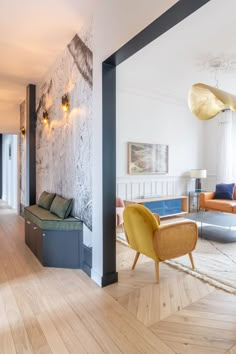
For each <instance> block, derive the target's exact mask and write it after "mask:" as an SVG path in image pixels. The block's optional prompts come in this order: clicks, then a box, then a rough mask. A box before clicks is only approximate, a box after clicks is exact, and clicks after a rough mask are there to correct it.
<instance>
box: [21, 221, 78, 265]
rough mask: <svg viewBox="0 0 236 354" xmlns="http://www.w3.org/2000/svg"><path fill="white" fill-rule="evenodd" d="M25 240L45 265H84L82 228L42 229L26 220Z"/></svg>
mask: <svg viewBox="0 0 236 354" xmlns="http://www.w3.org/2000/svg"><path fill="white" fill-rule="evenodd" d="M25 242H26V244H27V245H28V246H29V248H30V249H31V251H32V252H33V253H34V255H35V256H36V257H37V258H38V260H39V261H40V262H41V263H42V265H43V266H46V267H59V268H74V269H76V268H81V266H82V262H83V261H82V260H83V231H82V230H73V231H65V230H63V231H62V230H42V229H40V228H39V227H38V226H37V225H35V224H33V223H32V222H29V221H27V220H26V221H25Z"/></svg>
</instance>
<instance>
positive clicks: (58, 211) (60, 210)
mask: <svg viewBox="0 0 236 354" xmlns="http://www.w3.org/2000/svg"><path fill="white" fill-rule="evenodd" d="M72 203H73V199H66V198H63V197H61V196H60V195H57V194H56V196H55V198H54V199H53V202H52V205H51V208H50V211H51V212H52V213H53V214H55V215H57V216H59V218H62V219H65V218H67V217H68V216H69V215H70V212H71V209H72Z"/></svg>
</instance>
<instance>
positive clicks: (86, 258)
mask: <svg viewBox="0 0 236 354" xmlns="http://www.w3.org/2000/svg"><path fill="white" fill-rule="evenodd" d="M81 269H82V270H83V271H84V272H85V273H86V274H87V275H88V276H89V277H91V269H92V247H87V246H86V245H82V264H81Z"/></svg>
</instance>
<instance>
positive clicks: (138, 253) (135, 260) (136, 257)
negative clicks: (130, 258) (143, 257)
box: [132, 252, 140, 270]
mask: <svg viewBox="0 0 236 354" xmlns="http://www.w3.org/2000/svg"><path fill="white" fill-rule="evenodd" d="M139 256H140V252H137V253H136V255H135V258H134V263H133V265H132V270H133V269H134V268H135V266H136V263H137V261H138V258H139Z"/></svg>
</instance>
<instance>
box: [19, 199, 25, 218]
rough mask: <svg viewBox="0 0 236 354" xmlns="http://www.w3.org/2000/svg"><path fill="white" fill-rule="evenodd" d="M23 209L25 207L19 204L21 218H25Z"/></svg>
mask: <svg viewBox="0 0 236 354" xmlns="http://www.w3.org/2000/svg"><path fill="white" fill-rule="evenodd" d="M24 209H25V205H23V204H21V203H20V216H22V217H23V218H24V217H25V213H24Z"/></svg>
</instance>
